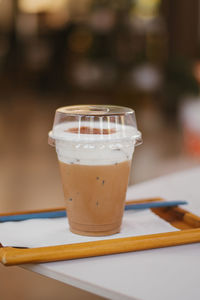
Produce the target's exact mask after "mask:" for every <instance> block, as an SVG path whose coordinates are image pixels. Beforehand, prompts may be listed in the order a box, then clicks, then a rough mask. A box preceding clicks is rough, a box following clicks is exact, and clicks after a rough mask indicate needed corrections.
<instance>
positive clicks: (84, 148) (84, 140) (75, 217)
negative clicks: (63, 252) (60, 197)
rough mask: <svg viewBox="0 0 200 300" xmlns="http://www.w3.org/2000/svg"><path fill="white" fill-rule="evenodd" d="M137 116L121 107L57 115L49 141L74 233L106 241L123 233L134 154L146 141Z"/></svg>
mask: <svg viewBox="0 0 200 300" xmlns="http://www.w3.org/2000/svg"><path fill="white" fill-rule="evenodd" d="M58 115H59V117H60V118H58ZM61 116H62V118H61ZM133 116H134V112H133V110H131V109H128V108H121V107H116V106H69V107H64V108H60V109H58V110H57V112H56V117H57V119H55V122H54V127H53V131H52V132H51V133H50V138H51V141H53V142H54V144H55V147H56V152H57V155H58V161H59V166H60V173H61V179H62V183H63V189H64V196H65V201H66V209H67V216H68V221H69V225H70V230H71V231H72V232H74V233H77V234H81V235H89V236H101V235H110V234H114V233H117V232H119V231H120V226H121V222H122V217H123V211H124V203H125V197H126V190H127V185H128V178H129V173H130V165H131V160H132V155H133V152H134V147H135V145H136V144H138V143H139V142H140V140H141V134H140V132H139V131H138V130H137V127H136V123H135V119H134V118H133ZM58 119H59V120H60V119H61V120H62V122H58Z"/></svg>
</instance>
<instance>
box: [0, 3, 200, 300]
mask: <svg viewBox="0 0 200 300" xmlns="http://www.w3.org/2000/svg"><path fill="white" fill-rule="evenodd" d="M73 104H116V105H122V106H128V107H131V108H133V109H134V110H135V111H136V117H137V123H138V127H139V129H140V130H141V131H142V133H143V144H142V145H141V146H140V147H138V148H136V150H135V154H134V159H133V166H132V171H131V177H130V184H135V183H139V182H142V181H145V180H150V179H153V178H155V177H159V176H161V175H167V174H169V173H172V172H178V171H182V170H185V169H188V168H191V167H195V166H197V165H198V164H199V163H200V1H198V0H193V1H188V0H182V1H179V0H165V1H160V0H76V1H74V0H56V1H54V0H0V143H1V147H0V166H1V167H0V197H1V198H0V199H1V200H0V212H1V213H4V212H10V211H20V210H31V209H40V208H50V207H57V206H63V195H62V189H61V184H60V177H59V171H58V167H57V161H56V154H55V151H54V149H53V148H51V147H50V146H49V145H48V143H47V134H48V131H49V130H50V129H51V127H52V123H53V118H54V112H55V109H56V108H57V107H60V106H65V105H73ZM158 196H159V195H158ZM0 278H1V280H0V290H1V296H2V299H6V300H7V299H16V298H19V299H22V300H23V299H55V297H57V299H79V298H83V299H102V298H101V297H97V296H94V295H91V294H89V293H86V292H83V291H81V290H78V291H77V290H75V289H74V288H73V287H70V286H68V285H64V284H61V283H58V282H56V281H53V280H51V279H45V278H43V277H41V276H39V275H34V274H31V273H29V272H27V271H25V270H22V269H19V268H12V269H6V268H5V267H4V268H3V267H0Z"/></svg>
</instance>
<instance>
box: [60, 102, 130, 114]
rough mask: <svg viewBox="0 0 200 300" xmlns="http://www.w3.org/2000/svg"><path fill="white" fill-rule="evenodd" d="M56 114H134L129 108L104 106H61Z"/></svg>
mask: <svg viewBox="0 0 200 300" xmlns="http://www.w3.org/2000/svg"><path fill="white" fill-rule="evenodd" d="M56 112H57V113H62V114H66V115H69V116H124V115H130V114H134V113H135V111H134V110H133V109H132V108H129V107H125V106H118V105H106V104H105V105H102V104H88V105H85V104H80V105H70V106H62V107H59V108H58V109H57V110H56Z"/></svg>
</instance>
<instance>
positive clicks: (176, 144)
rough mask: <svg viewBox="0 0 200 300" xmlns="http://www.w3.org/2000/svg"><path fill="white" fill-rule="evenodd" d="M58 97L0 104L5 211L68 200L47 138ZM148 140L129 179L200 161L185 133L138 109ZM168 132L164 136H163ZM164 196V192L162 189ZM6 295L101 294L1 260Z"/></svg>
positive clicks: (0, 206) (0, 195) (0, 204)
mask: <svg viewBox="0 0 200 300" xmlns="http://www.w3.org/2000/svg"><path fill="white" fill-rule="evenodd" d="M57 106H58V103H57V102H56V101H55V102H53V101H51V102H48V101H46V102H42V101H39V100H38V99H34V97H33V96H32V97H31V98H29V97H27V98H26V97H22V98H20V97H18V98H17V99H15V101H12V102H10V103H8V102H2V104H1V109H0V145H1V148H0V166H1V167H0V199H1V200H0V211H1V212H2V213H3V212H9V211H17V210H19V211H20V210H29V209H40V208H50V207H57V206H63V195H62V187H61V184H60V178H59V172H58V166H57V161H56V154H55V150H54V148H51V147H50V146H49V145H48V144H47V133H48V131H49V130H50V129H51V126H52V122H53V116H54V110H55V108H56V107H57ZM137 117H138V120H139V122H138V124H139V127H140V129H141V130H142V131H143V133H144V144H143V145H142V146H140V147H138V148H137V149H136V151H135V155H134V160H133V168H132V175H131V178H130V183H131V184H132V183H136V182H140V181H144V180H147V179H151V178H153V177H157V176H160V175H162V174H166V173H170V172H174V171H177V170H182V169H185V168H189V167H192V166H195V165H196V164H198V163H199V162H200V160H199V159H198V158H192V157H189V156H187V155H185V154H184V151H182V140H181V135H180V134H179V132H178V131H177V130H173V128H166V127H165V125H163V123H162V121H161V120H160V116H159V114H158V113H157V112H156V111H155V110H152V109H150V110H149V109H148V110H147V111H146V110H142V111H139V112H138V114H137ZM163 136H164V137H165V138H163ZM158 196H159V195H158ZM0 278H1V280H0V290H1V299H5V300H11V299H17V298H18V299H20V300H25V299H29V300H31V299H34V300H37V299H48V300H51V299H52V300H53V299H55V298H57V299H59V300H62V299H70V300H73V299H88V300H89V299H102V298H100V297H97V296H94V295H91V294H89V293H86V292H84V291H81V290H80V291H78V290H77V289H75V288H73V287H70V286H67V285H64V284H61V283H59V282H56V281H55V280H51V279H47V278H44V277H42V276H39V275H36V274H32V273H30V272H28V271H25V270H23V269H21V268H17V267H7V268H6V267H3V266H0Z"/></svg>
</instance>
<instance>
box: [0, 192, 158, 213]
mask: <svg viewBox="0 0 200 300" xmlns="http://www.w3.org/2000/svg"><path fill="white" fill-rule="evenodd" d="M156 201H163V199H162V198H160V197H155V198H144V199H136V200H130V201H126V202H125V204H137V203H148V202H156ZM65 209H66V207H57V208H48V209H40V210H28V211H22V212H21V211H20V212H11V213H3V214H0V216H1V217H4V216H14V215H21V214H32V213H39V212H51V211H60V210H65Z"/></svg>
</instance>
